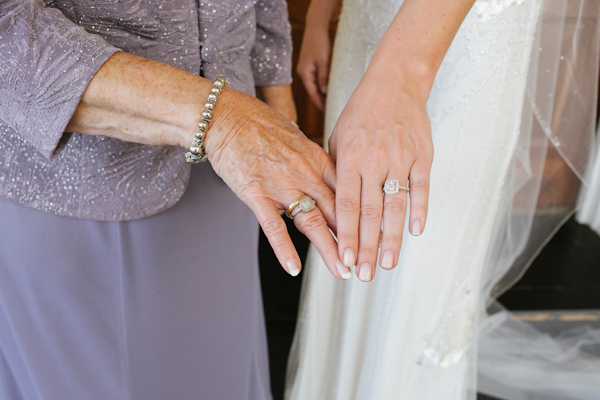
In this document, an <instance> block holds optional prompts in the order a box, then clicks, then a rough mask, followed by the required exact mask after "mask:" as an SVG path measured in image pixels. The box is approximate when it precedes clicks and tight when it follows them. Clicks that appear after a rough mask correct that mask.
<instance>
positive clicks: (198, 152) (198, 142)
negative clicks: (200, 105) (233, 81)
mask: <svg viewBox="0 0 600 400" xmlns="http://www.w3.org/2000/svg"><path fill="white" fill-rule="evenodd" d="M225 86H229V81H228V80H227V78H225V77H224V76H220V77H218V78H217V80H216V81H215V83H214V85H213V87H212V89H211V91H210V94H209V95H208V100H207V101H206V104H205V105H204V111H202V120H200V123H199V124H198V129H197V130H196V133H195V134H194V139H193V140H192V146H191V147H190V151H188V152H187V153H185V160H186V161H187V162H188V163H190V164H197V163H199V162H204V161H206V160H207V158H208V157H207V156H206V151H205V150H204V138H205V137H206V130H207V129H208V124H209V123H210V120H211V118H212V112H213V110H214V108H215V103H216V102H217V98H218V97H219V94H220V93H221V89H222V88H223V87H225Z"/></svg>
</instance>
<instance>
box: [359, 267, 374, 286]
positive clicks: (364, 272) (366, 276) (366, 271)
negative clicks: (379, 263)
mask: <svg viewBox="0 0 600 400" xmlns="http://www.w3.org/2000/svg"><path fill="white" fill-rule="evenodd" d="M358 279H360V280H361V281H363V282H369V281H370V280H371V266H370V265H369V264H368V263H362V264H361V265H360V271H359V272H358Z"/></svg>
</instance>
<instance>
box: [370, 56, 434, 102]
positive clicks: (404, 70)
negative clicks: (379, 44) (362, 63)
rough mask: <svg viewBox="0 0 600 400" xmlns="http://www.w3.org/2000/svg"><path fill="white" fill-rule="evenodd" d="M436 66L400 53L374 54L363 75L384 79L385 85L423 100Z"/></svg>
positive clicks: (429, 87) (430, 86)
mask: <svg viewBox="0 0 600 400" xmlns="http://www.w3.org/2000/svg"><path fill="white" fill-rule="evenodd" d="M436 73H437V68H435V67H434V66H432V65H431V63H428V62H426V61H422V60H419V59H418V58H414V57H409V56H402V55H397V54H393V55H377V54H376V55H374V56H373V58H372V60H371V62H370V64H369V67H368V68H367V71H366V73H365V77H366V78H367V80H369V78H371V79H375V80H385V83H384V84H385V87H387V88H390V89H392V90H401V91H403V92H405V93H407V94H410V95H411V96H412V97H417V98H422V99H424V100H425V101H427V99H428V98H429V93H430V92H431V88H432V86H433V82H434V80H435V75H436Z"/></svg>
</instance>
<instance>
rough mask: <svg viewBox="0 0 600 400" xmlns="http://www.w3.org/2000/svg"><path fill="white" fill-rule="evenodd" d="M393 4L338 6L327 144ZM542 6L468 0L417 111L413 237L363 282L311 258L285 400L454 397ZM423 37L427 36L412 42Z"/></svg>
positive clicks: (530, 1)
mask: <svg viewBox="0 0 600 400" xmlns="http://www.w3.org/2000/svg"><path fill="white" fill-rule="evenodd" d="M401 3H402V2H401V1H397V0H396V1H394V0H388V1H381V0H346V1H345V2H344V5H343V11H342V15H341V17H340V22H339V27H338V33H337V37H336V43H335V49H334V57H333V63H332V71H331V75H330V76H331V81H330V83H329V91H328V93H329V94H328V99H327V116H326V128H325V132H326V139H328V136H329V134H330V133H331V131H332V129H333V126H334V125H335V122H336V120H337V119H338V117H339V115H340V113H341V111H342V110H343V108H344V105H345V104H346V102H347V101H348V99H349V97H350V95H351V94H352V92H353V90H354V89H355V88H356V86H357V85H358V83H359V81H360V79H361V78H362V76H363V74H364V72H365V70H366V68H367V66H368V63H369V60H370V58H371V56H372V54H373V52H374V50H375V48H376V46H377V44H378V42H379V40H380V38H381V37H382V36H383V34H384V32H385V29H386V28H387V27H388V26H389V24H390V22H391V20H392V19H393V17H394V16H395V15H396V13H397V11H398V9H399V7H400V6H401ZM539 12H540V2H539V1H535V0H524V1H523V0H522V1H518V0H517V1H504V2H498V1H493V2H492V1H491V2H487V1H478V2H476V4H475V6H474V7H473V9H472V10H471V12H470V13H469V15H468V16H467V18H466V19H465V21H464V23H463V25H462V26H461V28H460V30H459V31H458V34H457V36H456V38H455V39H454V41H453V43H452V45H451V47H450V49H449V51H448V54H447V55H446V57H445V59H444V62H443V64H442V66H441V68H440V70H439V72H438V74H437V77H436V80H435V84H434V86H433V90H432V92H431V96H430V99H429V102H428V111H429V115H430V119H431V125H432V132H433V142H434V148H435V159H434V162H433V167H432V171H431V193H430V203H429V204H430V205H429V215H428V219H427V225H426V228H425V231H424V233H423V235H421V236H420V237H413V236H411V235H410V234H409V232H408V228H407V226H405V228H404V242H403V244H402V251H401V254H400V259H399V264H398V267H397V268H396V269H395V270H393V271H384V270H382V269H378V270H377V273H376V275H375V278H374V280H373V281H372V282H371V283H363V282H360V281H359V280H358V279H357V278H356V277H353V278H351V279H350V280H348V281H345V282H344V281H338V280H336V279H335V278H333V277H332V276H331V275H330V274H329V272H328V271H327V268H326V267H325V265H324V263H323V261H322V259H321V258H320V256H319V254H318V253H317V252H316V251H315V249H314V248H313V247H311V249H310V250H309V254H308V258H307V263H306V266H305V269H304V271H305V275H304V286H303V293H302V299H301V306H300V312H299V320H298V327H297V332H296V337H295V339H294V344H293V349H292V353H291V357H290V363H289V368H288V382H287V389H286V397H287V399H289V400H304V399H311V400H319V399H323V400H334V399H336V400H338V399H339V400H348V399H361V400H367V399H373V400H375V399H377V400H385V399H411V400H429V399H431V400H434V399H435V400H438V399H444V400H453V399H464V398H466V397H467V396H468V394H469V393H471V395H472V394H473V393H472V390H470V387H472V385H470V379H472V378H473V376H474V371H473V370H472V368H473V367H474V365H475V363H473V362H472V360H473V359H474V358H475V357H476V354H475V352H474V351H473V350H472V349H473V347H472V346H471V344H472V343H473V340H474V335H475V332H476V328H477V326H476V325H477V324H476V322H477V315H478V312H479V310H478V306H479V301H480V298H479V293H480V282H481V275H482V268H483V265H484V260H485V257H486V252H487V249H488V245H489V243H490V238H491V234H492V228H493V225H494V220H495V217H496V212H497V209H498V205H499V202H500V198H501V195H502V190H503V185H504V182H505V178H506V175H507V171H508V168H509V164H510V161H511V158H512V156H513V153H514V151H515V148H516V144H517V139H518V137H519V132H520V123H521V114H522V109H523V103H524V99H525V92H526V84H527V73H528V69H529V62H530V54H531V50H532V46H533V45H534V38H535V32H536V25H537V23H538V16H539ZM424 34H425V33H424Z"/></svg>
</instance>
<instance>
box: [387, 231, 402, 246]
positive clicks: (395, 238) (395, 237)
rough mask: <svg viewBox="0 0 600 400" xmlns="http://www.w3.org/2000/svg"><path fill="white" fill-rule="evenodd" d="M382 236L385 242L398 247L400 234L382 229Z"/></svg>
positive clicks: (400, 239)
mask: <svg viewBox="0 0 600 400" xmlns="http://www.w3.org/2000/svg"><path fill="white" fill-rule="evenodd" d="M383 236H384V240H385V242H386V243H389V244H391V245H392V246H394V247H396V248H399V247H400V245H401V244H402V234H390V233H386V232H385V231H384V233H383Z"/></svg>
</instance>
